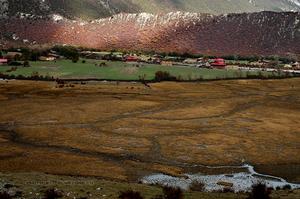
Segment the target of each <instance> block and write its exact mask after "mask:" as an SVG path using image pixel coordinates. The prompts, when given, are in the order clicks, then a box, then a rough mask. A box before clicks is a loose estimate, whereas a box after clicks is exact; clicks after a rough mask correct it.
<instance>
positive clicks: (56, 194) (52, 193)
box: [44, 189, 63, 199]
mask: <svg viewBox="0 0 300 199" xmlns="http://www.w3.org/2000/svg"><path fill="white" fill-rule="evenodd" d="M62 197H63V194H62V193H61V192H60V191H58V190H55V189H49V190H47V191H45V195H44V199H57V198H62Z"/></svg>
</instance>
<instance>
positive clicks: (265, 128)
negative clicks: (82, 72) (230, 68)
mask: <svg viewBox="0 0 300 199" xmlns="http://www.w3.org/2000/svg"><path fill="white" fill-rule="evenodd" d="M299 85H300V80H299V79H287V80H268V81H257V80H253V81H246V80H237V81H219V82H207V83H159V84H152V85H151V87H152V88H151V89H149V88H146V87H144V86H143V85H140V84H133V83H120V84H118V85H117V84H116V83H89V84H87V85H75V87H74V88H63V89H58V88H55V84H54V83H48V82H30V81H9V82H8V83H6V82H4V81H2V82H0V107H1V108H0V144H1V150H0V160H1V164H0V171H1V172H16V171H22V172H36V171H37V172H47V173H51V174H67V175H82V176H98V177H104V178H109V179H118V180H124V181H128V180H129V181H136V180H138V178H139V177H141V176H143V175H146V174H149V173H152V172H163V173H169V174H172V175H181V174H182V173H184V172H185V171H187V170H188V167H189V165H192V164H208V165H226V164H238V165H239V164H242V162H250V163H251V164H254V165H257V166H258V168H260V171H261V172H269V173H272V172H273V173H272V174H274V175H276V174H279V175H281V176H282V177H288V178H289V179H290V180H292V181H298V182H299V181H300V173H299V169H291V168H290V167H289V165H293V166H295V165H299V164H300V156H299V145H300V136H299V129H300V123H299V122H298V121H300V103H299V102H300V86H299ZM2 146H3V147H2ZM268 165H277V167H278V168H277V169H276V170H275V171H272V170H271V169H270V167H268ZM280 165H282V168H284V170H285V172H282V169H280V168H281V167H280ZM297 168H299V167H297ZM270 170H271V172H270ZM286 170H288V171H289V172H287V171H286Z"/></svg>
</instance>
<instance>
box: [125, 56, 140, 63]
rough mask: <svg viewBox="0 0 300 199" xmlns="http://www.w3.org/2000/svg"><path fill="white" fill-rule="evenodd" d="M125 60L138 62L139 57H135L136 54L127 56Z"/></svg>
mask: <svg viewBox="0 0 300 199" xmlns="http://www.w3.org/2000/svg"><path fill="white" fill-rule="evenodd" d="M125 61H126V62H137V61H139V59H138V58H137V57H135V56H127V57H126V58H125Z"/></svg>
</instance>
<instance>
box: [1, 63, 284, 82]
mask: <svg viewBox="0 0 300 199" xmlns="http://www.w3.org/2000/svg"><path fill="white" fill-rule="evenodd" d="M101 63H105V64H106V65H105V66H102V67H99V66H95V64H97V65H99V64H101ZM30 65H31V67H22V66H21V67H18V69H17V70H16V71H12V72H7V70H9V69H10V68H11V66H0V73H1V72H2V73H4V74H8V75H15V76H17V75H23V76H25V77H30V76H32V75H33V74H35V73H38V74H39V75H42V76H50V77H51V76H53V77H55V78H66V79H76V78H80V79H106V80H139V79H140V78H143V79H145V80H153V79H154V77H155V73H156V72H157V71H167V72H169V73H170V74H171V75H172V76H174V77H177V78H178V79H182V80H197V79H204V80H211V79H228V78H237V79H238V78H242V77H246V76H247V75H252V76H255V75H256V76H258V75H263V76H264V77H268V76H271V77H274V76H278V75H280V74H277V73H271V72H260V73H259V72H255V71H252V72H247V71H238V70H219V69H203V68H196V67H194V66H182V65H181V66H180V65H179V66H163V65H156V64H146V63H140V64H137V63H125V62H118V61H116V62H111V61H97V60H86V63H82V62H81V61H79V62H78V63H72V62H71V61H70V60H58V61H56V62H42V61H37V62H30ZM137 65H138V66H139V67H136V66H137ZM282 75H283V74H282Z"/></svg>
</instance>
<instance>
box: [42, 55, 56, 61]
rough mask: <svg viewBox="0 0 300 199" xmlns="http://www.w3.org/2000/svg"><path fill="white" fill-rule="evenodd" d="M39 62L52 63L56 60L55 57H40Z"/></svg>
mask: <svg viewBox="0 0 300 199" xmlns="http://www.w3.org/2000/svg"><path fill="white" fill-rule="evenodd" d="M39 60H40V61H54V60H56V57H52V56H40V57H39Z"/></svg>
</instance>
